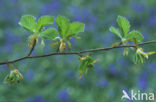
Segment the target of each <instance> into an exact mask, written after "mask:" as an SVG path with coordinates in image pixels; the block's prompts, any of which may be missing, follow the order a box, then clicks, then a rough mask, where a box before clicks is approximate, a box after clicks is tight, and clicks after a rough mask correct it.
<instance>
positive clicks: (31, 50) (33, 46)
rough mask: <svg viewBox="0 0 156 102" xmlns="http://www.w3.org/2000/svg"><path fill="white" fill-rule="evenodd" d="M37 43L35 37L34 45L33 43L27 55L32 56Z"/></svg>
mask: <svg viewBox="0 0 156 102" xmlns="http://www.w3.org/2000/svg"><path fill="white" fill-rule="evenodd" d="M35 45H36V39H34V41H33V45H32V47H31V49H30V51H29V53H28V55H27V56H30V55H31V53H32V52H33V50H34V48H35Z"/></svg>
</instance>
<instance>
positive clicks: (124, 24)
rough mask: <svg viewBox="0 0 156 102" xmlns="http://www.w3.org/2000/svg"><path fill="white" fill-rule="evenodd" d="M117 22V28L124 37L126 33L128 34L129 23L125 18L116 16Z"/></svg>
mask: <svg viewBox="0 0 156 102" xmlns="http://www.w3.org/2000/svg"><path fill="white" fill-rule="evenodd" d="M117 22H118V25H119V27H120V28H121V29H122V32H123V37H125V36H126V34H127V33H128V32H129V30H130V24H129V21H128V20H127V19H126V18H125V17H122V16H118V18H117Z"/></svg>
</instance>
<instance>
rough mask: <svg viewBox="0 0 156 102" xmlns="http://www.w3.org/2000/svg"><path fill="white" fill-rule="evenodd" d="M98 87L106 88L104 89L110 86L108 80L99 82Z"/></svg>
mask: <svg viewBox="0 0 156 102" xmlns="http://www.w3.org/2000/svg"><path fill="white" fill-rule="evenodd" d="M97 86H98V87H99V88H104V87H106V86H108V82H107V81H106V80H99V81H98V82H97Z"/></svg>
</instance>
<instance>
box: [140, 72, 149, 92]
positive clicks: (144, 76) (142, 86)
mask: <svg viewBox="0 0 156 102" xmlns="http://www.w3.org/2000/svg"><path fill="white" fill-rule="evenodd" d="M138 86H139V88H140V89H142V90H146V88H147V86H148V79H147V73H146V72H142V73H141V75H140V76H139V78H138Z"/></svg>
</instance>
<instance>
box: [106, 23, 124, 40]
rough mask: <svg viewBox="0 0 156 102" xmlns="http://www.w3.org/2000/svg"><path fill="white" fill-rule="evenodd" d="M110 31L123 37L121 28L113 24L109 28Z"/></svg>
mask: <svg viewBox="0 0 156 102" xmlns="http://www.w3.org/2000/svg"><path fill="white" fill-rule="evenodd" d="M109 31H110V32H112V33H113V34H115V35H116V36H118V37H119V38H121V39H122V36H121V33H120V30H119V29H117V28H115V27H113V26H112V27H110V28H109Z"/></svg>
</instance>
